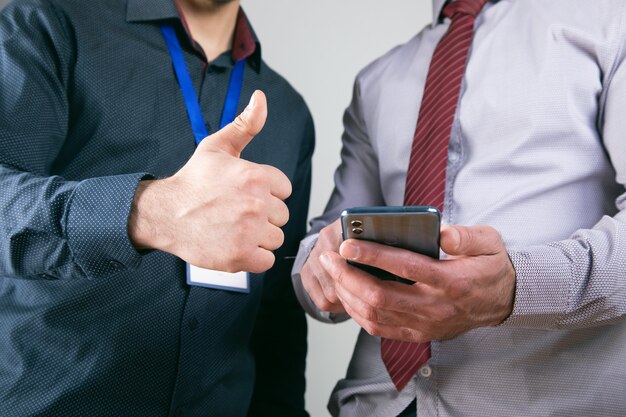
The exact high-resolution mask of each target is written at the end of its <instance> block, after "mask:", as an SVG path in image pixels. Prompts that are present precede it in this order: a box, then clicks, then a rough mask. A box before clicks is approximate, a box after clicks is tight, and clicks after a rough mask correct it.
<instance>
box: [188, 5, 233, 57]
mask: <svg viewBox="0 0 626 417" xmlns="http://www.w3.org/2000/svg"><path fill="white" fill-rule="evenodd" d="M177 2H178V7H179V8H180V11H181V13H182V14H183V15H184V17H185V21H186V22H187V27H188V29H189V31H190V32H191V36H192V37H193V39H194V40H195V41H196V42H198V43H199V44H200V46H201V47H202V49H203V50H204V54H205V55H206V58H207V60H208V61H212V60H214V59H215V58H217V57H218V56H220V55H221V54H222V53H224V52H225V51H228V50H229V49H231V47H232V44H233V36H234V32H235V25H236V23H237V14H238V12H239V0H233V1H232V2H230V3H226V4H216V3H215V2H213V0H177Z"/></svg>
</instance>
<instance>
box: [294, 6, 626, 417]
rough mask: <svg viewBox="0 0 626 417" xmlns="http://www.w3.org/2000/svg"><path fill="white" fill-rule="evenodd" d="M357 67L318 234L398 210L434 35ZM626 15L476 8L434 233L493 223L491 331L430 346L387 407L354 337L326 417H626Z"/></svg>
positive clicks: (382, 384) (374, 357) (389, 389)
mask: <svg viewBox="0 0 626 417" xmlns="http://www.w3.org/2000/svg"><path fill="white" fill-rule="evenodd" d="M443 3H444V1H443V0H434V1H433V6H434V7H433V8H434V23H433V24H432V25H429V26H427V27H426V28H424V29H423V30H422V31H421V32H420V33H419V34H418V35H417V36H415V37H414V38H413V39H411V40H410V41H409V42H407V43H406V44H404V45H401V46H399V47H397V48H395V49H393V50H391V51H390V52H389V53H387V54H386V55H385V56H383V57H381V58H380V59H378V60H377V61H375V62H373V63H372V64H370V65H369V66H368V67H367V68H365V69H364V70H363V71H362V72H361V73H360V74H359V75H358V77H357V80H356V83H355V89H354V97H353V101H352V103H351V104H350V106H349V108H348V109H347V111H346V114H345V117H344V124H345V133H344V135H343V149H342V154H341V156H342V163H341V166H340V167H339V168H338V170H337V172H336V174H335V185H336V187H335V190H334V192H333V194H332V196H331V198H330V201H329V203H328V206H327V209H326V212H325V213H324V214H323V215H322V216H321V217H318V218H316V219H314V220H313V221H312V230H311V234H310V236H309V237H308V238H306V239H305V240H304V241H303V242H302V244H301V250H300V252H299V257H298V259H297V262H296V265H295V267H294V275H293V277H294V283H295V285H296V288H297V290H298V293H299V298H300V300H301V303H303V305H304V306H305V308H307V310H308V311H309V313H310V314H312V315H313V316H315V317H317V318H318V319H320V320H325V321H337V320H340V319H341V317H331V316H330V315H329V314H327V313H324V312H320V311H318V310H317V309H316V308H315V307H314V306H313V304H312V303H311V301H310V299H309V298H308V296H307V295H306V293H305V292H304V290H303V288H302V284H301V282H300V276H299V270H300V268H301V267H302V265H303V263H304V261H305V260H306V258H307V256H308V253H309V252H310V250H311V248H312V247H313V245H314V243H315V240H316V233H317V232H318V231H319V230H320V229H321V228H322V227H323V226H325V225H326V224H328V223H330V222H332V221H333V220H335V219H336V218H338V216H339V214H340V212H341V210H343V209H344V208H346V207H352V206H366V205H401V204H402V202H403V195H404V188H405V177H406V170H407V166H408V163H409V155H410V148H411V142H412V139H413V133H414V130H415V126H416V120H417V116H418V111H419V105H420V102H421V98H422V93H423V89H424V83H425V80H426V75H427V72H428V67H429V64H430V59H431V57H432V54H433V51H434V49H435V47H436V45H437V43H438V41H439V40H440V39H441V37H442V36H443V34H444V33H445V32H446V30H447V28H448V25H449V21H448V20H447V19H445V20H441V21H440V20H439V18H438V16H439V14H440V11H441V9H442V7H443ZM625 57H626V1H624V0H595V1H589V0H550V1H546V0H501V1H492V2H490V4H487V5H486V6H485V9H484V10H483V12H482V13H481V14H480V15H479V16H478V18H477V20H476V30H475V37H474V42H473V46H472V50H471V53H470V58H469V61H468V66H467V71H466V75H465V78H464V81H463V86H462V91H461V97H460V101H459V108H458V110H457V114H456V118H455V122H454V126H453V131H452V137H451V139H450V145H449V152H448V170H447V179H446V194H445V203H444V206H445V207H444V213H443V214H444V222H446V223H454V224H462V225H475V224H489V225H491V226H493V227H495V228H496V229H497V230H498V231H499V232H500V233H501V234H502V237H503V239H504V241H505V243H506V245H507V248H508V250H509V255H510V257H511V260H512V262H513V265H514V267H515V270H516V274H517V287H516V294H515V305H514V309H513V313H512V314H511V316H510V317H509V318H508V319H507V320H506V321H505V322H504V323H502V324H501V325H500V326H498V327H494V328H481V329H476V330H473V331H470V332H469V333H466V334H464V335H461V336H459V337H457V338H454V339H452V340H446V341H438V342H433V344H432V358H431V360H430V362H429V365H428V367H426V368H423V369H421V370H420V371H419V372H417V374H416V375H415V377H414V378H413V380H412V381H411V382H410V383H409V384H408V385H407V387H406V388H405V389H404V390H403V391H402V392H401V393H399V394H398V393H397V392H396V391H395V388H394V386H393V384H392V383H391V380H390V379H389V376H388V374H387V372H386V370H385V368H384V365H383V363H382V361H381V359H380V339H379V338H376V337H372V336H370V335H368V334H367V333H365V332H364V331H361V334H360V335H359V338H358V341H357V344H356V348H355V351H354V355H353V358H352V361H351V362H350V365H349V368H348V371H347V375H346V378H345V379H343V380H341V381H339V383H338V384H337V386H336V387H335V390H334V392H333V394H332V396H331V399H330V402H329V409H330V410H331V413H332V414H333V415H334V416H338V415H340V416H370V417H371V416H381V417H382V416H385V417H389V416H396V415H397V414H398V413H400V412H401V411H402V410H403V409H404V407H406V406H407V405H408V404H409V403H410V402H411V401H412V400H413V399H414V398H417V415H418V416H440V417H443V416H494V417H495V416H498V417H501V416H548V415H549V416H603V417H606V416H624V415H626V193H625V188H624V184H625V183H626V65H625V64H624V61H625Z"/></svg>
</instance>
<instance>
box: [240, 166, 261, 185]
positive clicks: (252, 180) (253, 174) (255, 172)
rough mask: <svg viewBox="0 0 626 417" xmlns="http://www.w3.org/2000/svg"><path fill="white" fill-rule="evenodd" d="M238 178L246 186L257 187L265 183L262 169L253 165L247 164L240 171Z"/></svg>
mask: <svg viewBox="0 0 626 417" xmlns="http://www.w3.org/2000/svg"><path fill="white" fill-rule="evenodd" d="M240 180H241V182H242V184H243V185H244V186H245V187H247V188H257V187H259V186H261V185H262V184H264V183H265V181H266V180H265V176H264V175H263V171H262V170H261V169H259V168H258V167H257V166H255V165H252V164H251V165H248V166H247V167H246V169H245V170H243V172H242V173H241V177H240Z"/></svg>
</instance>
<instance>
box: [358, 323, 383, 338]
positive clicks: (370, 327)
mask: <svg viewBox="0 0 626 417" xmlns="http://www.w3.org/2000/svg"><path fill="white" fill-rule="evenodd" d="M361 327H363V330H365V331H366V332H367V333H368V334H370V335H371V336H382V331H381V328H380V326H379V325H377V324H376V323H372V322H370V321H366V322H365V323H363V324H362V325H361Z"/></svg>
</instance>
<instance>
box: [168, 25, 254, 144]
mask: <svg viewBox="0 0 626 417" xmlns="http://www.w3.org/2000/svg"><path fill="white" fill-rule="evenodd" d="M161 32H162V33H163V37H164V38H165V43H166V44H167V49H169V51H170V56H171V57H172V63H173V64H174V71H175V72H176V77H177V78H178V85H180V89H181V91H182V93H183V98H184V99H185V106H186V107H187V115H188V116H189V121H190V122H191V128H192V130H193V134H194V136H195V138H196V145H198V144H199V143H200V142H201V141H202V139H204V138H205V137H207V136H208V135H209V132H208V131H207V128H206V124H205V122H204V117H203V116H202V109H201V108H200V103H199V102H198V96H197V95H196V92H195V91H194V89H193V83H192V82H191V77H190V76H189V70H188V69H187V64H186V63H185V57H184V55H183V50H182V49H181V47H180V43H179V42H178V38H177V37H176V32H175V31H174V27H173V26H171V25H162V26H161ZM245 64H246V61H245V59H242V60H240V61H237V63H236V64H235V68H233V71H232V73H231V75H230V82H229V83H228V93H227V94H226V101H225V102H224V109H223V110H222V120H221V121H220V129H221V128H223V127H224V126H226V125H227V124H229V123H230V122H232V121H233V120H235V116H236V115H237V104H238V103H239V96H240V95H241V87H242V85H243V71H244V68H245V66H246V65H245Z"/></svg>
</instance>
